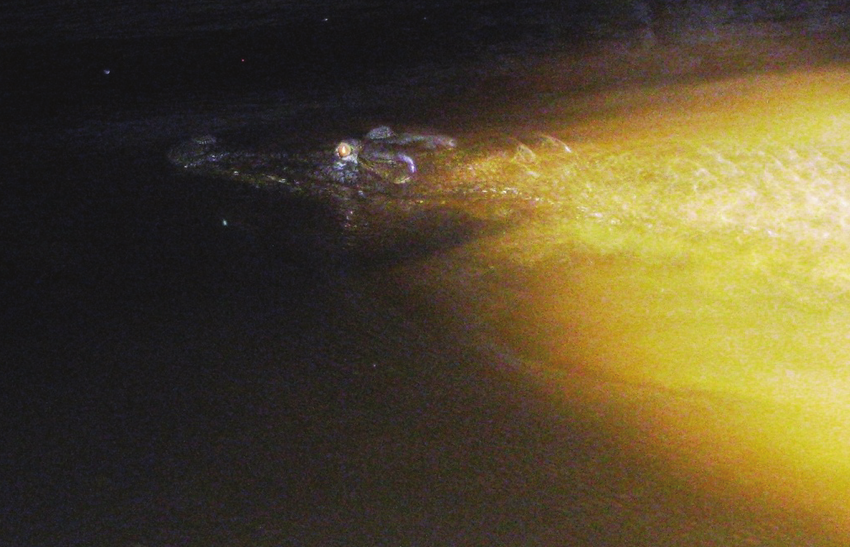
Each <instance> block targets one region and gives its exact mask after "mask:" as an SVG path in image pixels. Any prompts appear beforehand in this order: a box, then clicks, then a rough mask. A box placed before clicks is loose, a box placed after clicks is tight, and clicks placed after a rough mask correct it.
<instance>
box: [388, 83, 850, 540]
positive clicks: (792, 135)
mask: <svg viewBox="0 0 850 547" xmlns="http://www.w3.org/2000/svg"><path fill="white" fill-rule="evenodd" d="M847 87H848V84H847V75H846V73H844V72H843V71H840V70H831V71H816V72H812V73H810V74H806V73H791V74H786V75H778V76H770V75H768V76H759V77H753V78H743V79H739V80H733V81H730V82H721V83H717V84H703V85H697V86H693V87H689V88H685V87H680V88H677V89H676V90H675V91H673V90H670V89H664V90H660V91H658V90H650V91H642V92H638V93H636V94H635V95H633V96H626V95H623V94H620V95H618V96H617V99H616V100H618V101H622V102H623V103H625V104H627V105H628V107H627V108H623V109H622V110H621V113H620V114H619V115H617V116H612V117H609V118H608V119H606V120H604V121H599V120H589V121H588V120H585V121H584V122H582V124H579V125H578V126H567V127H566V128H565V129H564V130H563V131H562V132H561V135H584V136H591V137H590V140H591V141H592V140H593V139H594V138H596V139H599V140H600V142H601V143H602V144H601V145H600V146H604V147H611V149H613V150H616V149H618V148H628V147H629V146H631V145H635V144H640V145H641V146H643V147H648V148H651V146H652V143H653V139H658V140H659V141H661V142H668V141H666V140H665V139H669V138H671V137H673V138H680V137H681V138H687V139H690V142H691V143H692V144H693V143H697V144H699V143H700V142H701V141H700V139H703V140H705V142H709V141H708V139H715V141H713V142H716V139H723V140H724V141H725V142H726V143H727V144H728V143H730V142H733V143H735V144H737V145H740V146H741V147H747V148H751V149H754V150H758V147H759V146H763V145H764V144H765V143H770V145H771V146H779V147H783V146H797V145H801V146H815V147H816V146H818V145H819V144H821V143H826V142H828V143H829V145H830V146H838V147H839V149H840V142H839V143H837V144H836V138H837V135H838V133H837V132H836V127H837V125H836V124H840V123H843V122H841V120H842V119H843V116H844V115H843V114H842V112H843V111H844V110H843V107H844V106H846V97H847V96H850V95H848V94H847V93H846V91H847ZM665 97H666V99H665ZM673 100H675V102H676V107H675V108H669V102H670V101H673ZM635 102H636V103H638V104H639V106H638V107H635V106H634V103H635ZM659 104H660V105H661V107H660V108H659V107H658V105H659ZM609 111H610V109H609ZM630 112H631V113H632V114H634V117H632V118H630V117H629V116H630ZM612 135H614V136H615V137H614V138H612ZM842 138H843V139H845V140H846V137H842ZM567 139H568V137H567ZM565 140H566V139H565ZM611 140H613V141H615V142H610V141H611ZM606 141H607V142H606ZM567 142H568V141H567ZM836 154H837V156H836V157H841V152H840V150H839V151H838V152H836ZM649 157H650V158H653V159H654V158H656V156H651V155H650V156H649ZM635 161H637V162H638V163H636V164H635V165H634V167H635V168H641V169H644V168H651V166H646V165H643V164H640V163H639V162H640V161H641V160H640V159H638V160H635ZM765 161H766V162H767V161H769V159H766V160H765ZM841 162H843V160H838V161H837V162H836V163H835V165H836V166H837V167H836V169H835V170H833V171H832V172H822V173H821V172H819V173H818V177H819V179H818V180H820V179H821V178H823V179H825V180H826V182H828V183H830V184H831V185H834V186H836V187H837V186H839V185H840V184H841V183H842V182H844V181H846V176H847V175H846V171H845V170H844V166H843V163H841ZM748 168H750V169H755V168H754V167H752V166H750V167H748ZM749 175H750V176H751V177H752V178H753V180H756V181H761V180H763V179H764V177H767V176H768V175H770V176H773V177H775V174H770V173H769V172H768V168H765V169H764V171H763V172H762V171H759V172H752V173H750V174H749ZM792 175H794V173H789V176H788V179H787V180H785V181H780V187H781V186H782V185H784V186H785V187H787V188H788V189H789V192H791V193H789V194H787V196H792V195H794V196H796V195H801V196H803V197H804V198H807V197H810V196H815V197H817V198H818V199H821V198H822V199H825V200H826V201H829V200H830V199H831V198H834V199H841V195H842V194H841V192H840V190H837V189H835V190H833V189H831V190H830V191H834V192H835V193H834V194H830V195H826V196H819V197H818V196H816V195H815V194H816V193H817V191H818V190H817V189H815V188H814V187H812V189H811V191H810V192H809V191H807V189H808V188H809V186H805V187H804V188H803V189H801V188H800V187H799V186H800V185H810V184H811V183H812V180H810V179H809V180H806V179H805V178H803V179H801V178H800V177H795V176H792ZM659 180H660V182H659V184H665V183H666V182H665V179H664V178H663V177H660V179H659ZM774 182H775V181H774ZM831 188H832V187H831ZM598 189H599V191H605V192H611V190H610V188H603V187H602V186H600V187H599V188H598ZM622 192H624V193H627V192H629V188H628V187H627V186H624V187H622ZM655 195H656V196H658V198H657V199H659V202H658V204H657V205H658V206H659V207H668V206H669V205H670V204H665V203H663V201H664V200H665V197H664V193H663V192H657V193H656V194H655ZM729 195H730V196H732V197H734V195H735V194H734V192H732V191H730V192H729ZM567 197H568V196H564V198H565V201H567ZM780 197H783V196H780ZM666 199H668V200H676V199H682V198H681V197H680V196H671V197H669V198H666ZM730 199H732V198H731V197H730ZM674 205H680V204H674ZM802 205H803V204H800V203H783V202H782V201H781V199H779V200H775V202H774V203H770V202H768V201H766V200H756V201H755V202H754V204H753V208H759V207H762V208H771V207H773V208H775V209H776V210H777V211H779V210H780V209H781V210H783V211H785V210H788V209H795V208H800V209H802ZM834 205H835V204H834V203H833V204H831V205H830V206H834ZM838 210H839V211H840V208H839V209H838ZM820 212H822V211H819V212H815V213H812V214H813V215H814V214H820ZM759 214H760V212H759V211H756V210H753V217H758V215H759ZM783 214H784V212H783ZM783 214H776V215H772V216H770V218H771V219H779V221H780V222H785V221H784V220H783V219H784V218H786V217H785V216H783ZM829 215H831V216H828V217H826V218H824V219H820V218H810V219H806V218H803V219H802V220H800V219H795V221H798V220H799V222H800V224H799V226H801V229H800V230H799V231H797V233H790V234H789V229H788V225H787V224H784V225H782V226H779V227H778V228H779V229H778V230H777V231H774V230H762V229H761V228H763V227H762V226H759V227H758V229H756V230H753V229H751V228H752V227H750V226H734V225H733V226H730V225H729V224H728V223H726V224H725V225H724V226H723V229H722V230H717V229H716V227H713V226H710V225H706V224H705V223H703V224H699V223H690V219H688V218H687V217H683V218H681V222H680V223H679V224H676V223H675V222H673V223H672V224H670V222H669V221H668V224H666V225H665V226H663V227H662V228H663V230H662V229H661V228H659V229H658V230H655V229H654V228H653V226H652V225H649V226H647V225H640V224H639V223H637V222H636V221H634V220H633V219H632V220H630V219H628V218H627V219H620V220H619V221H618V222H612V224H611V225H605V226H600V225H599V223H598V222H597V221H595V220H594V219H593V218H591V217H584V218H582V217H581V216H580V215H576V214H575V211H573V210H570V209H569V208H568V207H565V208H563V209H558V208H557V207H555V208H554V209H553V211H552V212H551V217H550V218H549V219H548V220H546V221H542V222H539V223H537V224H533V225H530V226H525V227H522V228H519V229H517V230H514V231H512V232H510V233H507V234H503V235H500V236H493V237H489V238H484V239H482V240H479V241H477V242H474V243H472V244H470V245H467V246H465V247H463V248H460V249H455V250H453V251H451V252H449V253H446V254H444V255H441V256H437V257H432V258H430V259H428V260H427V261H425V262H424V264H423V263H417V264H415V265H413V266H407V267H402V268H400V271H399V272H397V273H400V274H401V275H402V276H404V279H408V280H409V279H417V281H416V283H418V284H420V285H421V287H420V289H421V290H423V291H425V292H426V293H428V294H438V295H440V294H441V295H442V298H441V299H438V300H437V301H438V304H437V306H438V308H442V312H441V313H443V314H446V315H453V316H456V317H459V319H457V320H456V321H457V322H458V324H465V325H466V327H465V328H471V327H470V325H477V329H478V330H479V331H480V332H481V333H485V335H486V336H488V337H490V339H491V340H494V341H495V342H494V343H495V344H497V345H498V346H500V347H502V348H504V349H505V350H506V352H508V353H511V354H513V355H516V356H517V361H516V362H517V363H520V365H521V367H522V368H524V369H525V371H526V372H527V373H528V375H529V377H530V378H532V379H533V381H534V382H535V383H537V385H538V386H539V387H540V389H541V393H545V394H547V396H548V397H551V398H552V399H554V400H555V401H557V402H558V403H559V404H562V405H563V408H564V411H565V412H569V413H579V414H584V415H595V416H597V417H600V416H602V417H604V418H602V419H601V423H602V425H603V427H605V428H608V429H610V430H611V431H612V432H616V433H615V434H616V435H618V436H619V438H620V439H622V443H623V446H624V449H626V450H628V451H633V452H634V453H635V454H640V455H642V456H646V457H652V458H658V459H660V460H661V461H663V465H664V466H665V467H667V468H668V470H669V473H670V474H671V475H673V476H677V477H680V478H682V479H683V480H685V481H686V482H688V483H689V484H691V485H693V486H694V487H695V488H697V489H699V490H700V491H703V492H706V493H708V495H710V496H713V497H715V498H717V499H719V500H725V502H726V503H728V504H730V505H731V506H733V507H738V508H740V509H741V510H742V511H749V510H755V511H756V512H762V513H764V514H774V515H780V516H781V518H789V517H792V516H793V517H794V518H795V519H800V521H801V522H804V523H806V526H811V527H814V528H817V529H821V530H825V531H827V533H828V534H829V535H831V536H832V537H833V538H835V539H836V540H837V541H839V542H841V541H842V538H845V539H846V538H847V537H848V535H850V509H848V506H847V503H846V500H847V495H848V492H850V419H848V418H850V402H848V401H850V370H848V369H847V367H846V365H847V364H848V363H850V338H848V336H850V335H848V332H850V328H848V327H850V299H848V296H847V295H848V294H850V293H848V290H850V284H848V282H847V279H850V277H848V276H850V268H847V267H846V266H845V265H844V264H843V261H842V260H840V259H836V256H835V250H842V249H845V247H846V242H845V241H844V240H845V238H846V237H847V235H846V233H844V231H843V230H842V228H843V225H842V224H841V222H842V221H841V220H840V219H836V218H834V216H835V215H834V211H833V210H830V212H829ZM606 218H610V216H609V217H606ZM744 218H745V217H744ZM764 218H767V217H766V216H762V217H758V218H757V219H756V221H754V222H762V220H763V219H764ZM615 220H616V219H615ZM594 222H596V224H594ZM807 222H808V223H809V224H808V225H807V224H806V223H807ZM830 222H832V223H833V225H829V223H830ZM824 223H825V224H826V225H827V228H826V229H824V230H822V231H817V230H808V231H807V227H811V225H817V226H820V227H822V225H823V224H824ZM781 230H785V232H784V233H785V235H784V236H781V237H780V239H781V240H780V241H776V239H775V238H776V237H777V236H776V234H777V233H780V235H781V234H782V231H781ZM790 232H793V230H791V231H790ZM825 234H826V235H825ZM783 238H784V239H783ZM824 239H826V240H828V241H826V242H824ZM825 271H826V272H827V273H824V272H825Z"/></svg>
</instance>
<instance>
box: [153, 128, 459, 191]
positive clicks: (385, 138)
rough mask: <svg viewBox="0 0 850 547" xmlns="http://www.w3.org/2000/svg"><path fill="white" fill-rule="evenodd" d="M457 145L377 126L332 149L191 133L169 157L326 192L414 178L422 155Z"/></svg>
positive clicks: (234, 175)
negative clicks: (231, 144) (233, 145)
mask: <svg viewBox="0 0 850 547" xmlns="http://www.w3.org/2000/svg"><path fill="white" fill-rule="evenodd" d="M455 145H456V143H455V140H454V139H452V138H451V137H446V136H444V135H422V134H412V133H401V134H396V133H395V132H393V131H392V130H391V129H390V128H389V127H386V126H381V127H377V128H375V129H373V130H372V131H370V132H369V133H367V134H366V136H365V137H364V138H363V139H346V140H343V141H342V142H340V143H339V144H338V145H337V147H336V148H335V149H333V150H331V149H325V150H317V151H310V152H304V153H293V152H274V153H260V152H256V151H250V150H232V149H229V148H227V147H226V146H223V145H221V144H220V143H219V142H218V141H217V139H216V138H215V137H212V136H201V137H194V138H192V139H190V140H188V141H186V142H183V143H181V144H179V145H178V146H176V147H174V148H173V149H172V150H171V151H170V152H169V154H168V158H169V160H170V161H171V162H172V163H173V164H175V165H177V166H179V167H182V168H184V169H187V170H189V171H192V172H197V173H201V174H207V175H215V176H223V177H226V178H230V179H234V180H238V181H241V182H247V183H249V184H252V185H254V186H263V187H269V186H277V187H279V188H282V189H286V190H291V191H296V192H307V193H323V192H327V191H329V190H330V186H342V187H347V188H351V189H355V190H359V191H363V192H375V191H382V190H383V191H391V190H392V187H394V186H402V185H405V184H407V183H410V182H412V181H413V180H414V178H415V176H416V174H417V172H418V164H417V162H418V161H420V158H424V157H426V156H428V155H433V154H434V153H435V151H436V150H438V149H451V148H454V147H455Z"/></svg>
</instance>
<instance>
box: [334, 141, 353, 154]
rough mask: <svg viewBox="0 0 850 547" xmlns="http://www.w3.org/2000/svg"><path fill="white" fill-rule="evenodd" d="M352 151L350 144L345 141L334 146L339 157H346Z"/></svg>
mask: <svg viewBox="0 0 850 547" xmlns="http://www.w3.org/2000/svg"><path fill="white" fill-rule="evenodd" d="M352 152H353V150H352V149H351V145H350V144H348V143H347V142H345V141H342V142H341V143H339V144H338V145H337V146H336V155H337V156H339V157H340V158H347V157H348V156H350V155H351V153H352Z"/></svg>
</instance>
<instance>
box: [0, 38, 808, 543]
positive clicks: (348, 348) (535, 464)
mask: <svg viewBox="0 0 850 547" xmlns="http://www.w3.org/2000/svg"><path fill="white" fill-rule="evenodd" d="M308 31H309V32H308ZM293 32H294V31H293ZM423 32H424V31H423ZM378 35H379V34H375V35H374V36H378ZM402 35H403V33H402ZM330 36H335V38H333V39H330V38H329V37H330ZM358 36H361V35H358ZM422 37H423V35H414V36H413V37H409V38H408V39H409V40H410V42H407V41H402V43H403V44H406V47H404V48H399V49H397V50H390V51H387V50H382V49H380V48H376V46H375V42H376V41H378V40H377V39H376V38H371V39H367V38H358V39H357V40H355V38H354V36H349V35H346V34H343V35H341V36H339V35H337V34H334V33H332V32H331V33H327V32H325V33H322V32H318V31H316V30H315V29H307V30H305V31H304V33H303V34H298V33H295V34H291V35H287V38H286V39H282V38H280V36H277V35H272V34H269V33H263V32H256V31H253V32H250V33H239V32H221V33H214V34H204V33H200V34H196V35H192V36H191V37H177V38H173V37H169V38H164V37H160V38H136V37H133V38H127V39H119V40H107V41H94V42H92V41H89V42H73V43H70V44H61V45H56V44H47V45H39V46H15V47H12V48H7V49H6V50H4V52H3V54H4V71H5V74H6V75H8V76H9V80H7V81H14V82H17V84H18V85H16V86H14V87H7V88H4V89H3V91H2V93H3V96H2V101H3V103H2V104H3V110H4V112H5V114H6V119H7V120H10V121H9V122H8V123H7V124H6V125H5V126H4V127H3V129H2V130H1V131H2V157H3V158H4V160H3V164H4V167H3V173H4V178H3V181H2V192H3V200H2V205H0V207H2V208H1V209H0V211H2V226H3V232H2V236H0V237H2V251H1V252H0V253H2V254H0V260H1V261H2V262H0V266H2V270H3V272H4V277H5V281H4V284H3V287H2V295H3V300H2V301H3V307H2V310H0V313H2V318H3V325H4V331H5V332H6V333H7V336H6V340H7V342H6V343H4V344H3V346H2V349H0V359H2V362H3V363H4V364H5V367H4V375H3V377H2V380H0V382H1V383H0V385H2V393H3V396H2V399H0V424H2V431H3V442H2V446H0V465H2V480H3V485H2V487H0V492H2V494H0V545H4V546H5V545H8V546H10V547H11V546H15V547H17V546H42V545H43V546H54V545H63V546H77V545H79V546H89V545H96V546H100V545H102V546H124V547H130V546H136V547H138V546H146V547H158V546H183V545H187V546H188V545H198V546H218V545H221V546H231V545H233V546H236V545H257V546H260V545H269V546H273V545H274V546H277V545H292V546H327V545H345V546H364V547H365V546H379V545H386V546H415V545H453V546H454V545H464V546H465V545H509V546H527V545H547V546H548V545H553V546H554V545H588V546H590V545H611V546H616V545H646V546H650V545H652V546H656V545H671V546H672V545H690V544H696V543H694V542H695V541H700V542H701V543H699V544H702V545H752V544H765V545H767V544H770V545H789V544H794V545H815V544H823V543H817V542H814V543H812V542H809V540H808V539H807V538H806V537H805V534H803V532H800V535H799V536H794V535H793V533H792V534H791V535H788V533H786V531H787V530H788V528H792V529H793V528H794V526H793V523H792V524H790V525H782V526H780V527H778V528H779V529H780V531H779V532H777V533H773V532H772V531H771V530H770V529H769V525H766V524H764V523H763V522H762V521H759V522H753V521H749V520H747V517H746V516H745V515H742V514H741V511H740V508H739V509H734V508H728V507H726V506H724V504H723V503H722V501H721V502H718V501H717V500H716V499H712V498H710V497H706V496H702V495H701V494H700V493H699V492H697V491H696V490H695V489H692V488H689V486H688V484H687V483H686V482H685V481H682V480H681V479H676V478H674V477H670V476H668V475H667V474H666V471H665V469H663V468H662V466H661V464H660V463H659V462H657V461H654V460H652V459H651V458H641V457H639V456H635V455H634V454H626V453H624V452H623V451H622V448H621V446H620V444H619V441H618V439H617V438H616V437H615V436H613V435H612V434H611V433H608V432H606V431H608V430H606V429H604V428H601V427H599V422H600V421H604V420H605V418H604V417H597V418H589V417H588V416H586V415H583V414H573V413H570V412H569V411H566V410H565V409H563V408H554V407H551V406H550V405H549V404H548V403H545V402H544V399H543V398H541V397H539V396H538V394H537V393H536V392H535V391H533V390H532V388H531V387H530V386H529V385H527V384H526V382H525V380H524V379H523V375H522V374H521V371H519V370H517V369H516V368H515V360H514V359H512V357H511V356H510V355H509V354H506V353H504V352H501V351H496V350H494V349H493V348H494V345H491V344H480V342H481V339H480V338H478V337H468V336H467V335H466V334H467V328H466V327H468V331H470V332H471V331H473V330H474V327H475V326H474V325H468V326H466V327H465V326H463V325H461V326H458V325H457V324H456V322H455V321H452V320H451V319H452V318H449V317H444V316H442V315H440V312H439V309H437V308H435V309H429V308H428V306H427V305H425V306H423V305H422V302H426V303H427V302H428V300H429V295H428V294H421V293H416V294H412V293H411V292H410V291H411V290H412V287H413V286H414V284H413V283H411V284H407V283H405V281H404V279H401V278H398V277H394V276H393V275H392V269H393V267H394V266H396V265H399V264H408V263H410V262H411V261H413V260H427V259H428V257H429V256H430V255H431V254H433V253H437V252H439V251H440V250H442V249H446V248H449V247H453V246H458V245H463V244H465V243H467V242H469V241H472V240H474V239H475V238H476V237H477V235H479V234H481V233H482V232H481V230H482V229H483V228H486V227H483V228H482V227H481V226H477V225H465V224H463V223H462V222H460V223H451V224H449V225H446V224H429V223H428V222H427V219H426V222H424V223H422V224H419V225H418V226H417V229H415V230H408V231H407V232H406V233H405V234H404V235H403V237H402V238H401V239H400V240H394V241H393V242H392V243H391V244H389V245H387V246H384V247H381V248H379V249H378V250H377V251H375V248H374V247H373V246H372V245H373V244H374V243H375V241H374V240H369V239H368V238H367V240H366V244H365V245H364V247H361V248H358V247H356V246H355V249H354V250H355V252H352V251H351V247H350V246H349V243H350V241H347V240H346V239H345V238H344V237H341V236H340V232H339V231H338V230H335V225H334V222H333V221H334V217H333V215H332V213H331V212H329V211H327V210H325V209H323V208H321V207H307V206H305V205H304V204H303V203H295V202H287V201H269V199H268V198H267V197H266V196H264V195H262V194H259V193H257V192H254V191H251V190H248V189H243V188H237V187H235V186H234V185H232V184H231V183H227V182H221V181H214V180H205V179H202V178H193V177H190V176H186V175H183V174H180V173H176V172H175V171H174V170H173V169H172V168H171V167H170V166H169V165H168V164H167V162H166V161H165V153H166V151H167V149H168V147H169V146H171V145H173V144H174V143H175V142H177V141H179V140H180V139H182V138H185V137H186V136H187V135H190V134H195V133H207V132H213V133H228V132H229V133H231V134H239V135H240V136H242V137H244V138H250V139H255V140H267V139H268V140H279V141H282V142H287V141H298V142H302V141H305V140H306V141H309V142H322V141H323V140H325V139H327V138H337V137H339V136H342V135H351V134H352V133H358V132H361V131H363V130H364V129H365V128H368V127H369V126H370V125H371V124H373V123H376V122H383V123H399V124H412V125H416V124H430V125H436V126H437V128H440V129H443V130H446V131H450V132H454V131H455V130H457V129H458V128H461V127H467V130H468V131H474V130H475V127H476V125H475V124H477V127H488V126H490V125H492V124H498V123H505V122H504V121H502V122H500V121H499V118H498V116H494V115H492V111H490V110H488V108H487V105H483V104H482V105H481V109H480V111H475V109H470V108H469V106H470V105H469V104H463V103H462V102H460V101H459V100H456V101H453V100H452V99H451V97H457V93H458V89H461V88H460V87H458V86H460V83H458V81H457V80H453V79H451V78H447V79H444V78H443V76H444V75H445V74H446V73H453V72H452V67H457V66H460V65H461V64H462V63H463V62H464V58H463V56H462V55H461V54H460V53H458V52H457V51H456V50H455V49H453V48H451V47H449V46H448V45H446V42H445V41H444V40H442V39H441V37H440V36H439V35H436V34H435V35H430V39H429V40H427V41H426V42H416V41H415V39H418V38H422ZM370 40H371V42H370ZM305 43H306V44H308V45H309V47H310V52H311V54H310V55H299V53H298V51H297V50H296V49H295V45H294V44H305ZM413 43H418V44H422V43H425V44H427V47H414V46H413V45H412V44H413ZM378 51H380V53H377V52H378ZM452 56H454V57H452ZM243 59H245V61H244V62H243ZM417 66H421V67H424V68H422V70H421V71H419V72H417V71H414V75H415V74H418V75H424V76H425V77H424V78H420V79H416V78H414V77H413V76H412V75H411V72H409V71H408V72H404V70H408V69H409V68H410V67H414V68H415V67H417ZM400 70H401V71H400ZM105 71H108V74H107V73H106V72H105ZM494 102H498V100H495V99H494ZM470 124H472V126H470ZM470 127H471V129H470ZM257 211H260V212H261V213H262V214H257V215H252V212H253V213H256V212H257ZM256 217H261V218H262V219H263V222H258V221H257V220H256ZM270 218H272V219H273V222H271V223H269V222H268V220H269V219H270ZM224 221H228V222H227V225H225V224H224ZM381 241H382V240H381V239H380V238H379V239H378V242H379V243H380V242H381ZM356 243H357V241H355V244H356ZM448 281H450V280H448ZM765 527H768V528H767V529H766V528H765ZM765 530H767V531H765ZM759 538H762V539H764V538H767V539H765V542H763V543H757V542H758V541H759Z"/></svg>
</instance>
